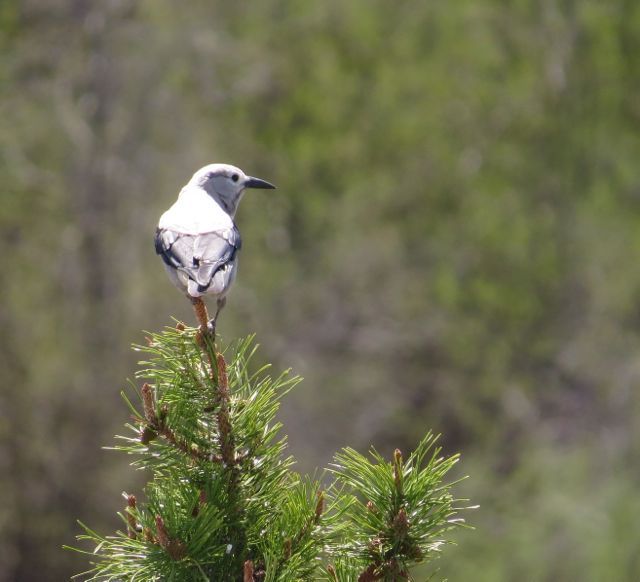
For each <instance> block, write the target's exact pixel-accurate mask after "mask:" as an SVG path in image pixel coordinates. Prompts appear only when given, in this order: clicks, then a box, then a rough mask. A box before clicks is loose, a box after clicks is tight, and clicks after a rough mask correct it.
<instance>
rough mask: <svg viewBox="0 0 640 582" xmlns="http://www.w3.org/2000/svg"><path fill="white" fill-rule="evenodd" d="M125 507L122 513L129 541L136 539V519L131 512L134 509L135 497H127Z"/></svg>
mask: <svg viewBox="0 0 640 582" xmlns="http://www.w3.org/2000/svg"><path fill="white" fill-rule="evenodd" d="M126 497H127V507H126V508H125V510H124V513H125V515H126V517H127V535H128V536H129V538H131V539H135V538H136V530H137V526H136V518H135V517H134V516H133V513H131V512H132V510H135V508H136V497H135V495H127V496H126Z"/></svg>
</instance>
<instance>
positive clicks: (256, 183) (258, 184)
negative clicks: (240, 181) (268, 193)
mask: <svg viewBox="0 0 640 582" xmlns="http://www.w3.org/2000/svg"><path fill="white" fill-rule="evenodd" d="M244 187H245V188H263V189H267V190H273V189H274V188H275V186H274V185H273V184H270V183H269V182H267V181H266V180H261V179H260V178H253V177H251V176H247V180H246V181H245V183H244Z"/></svg>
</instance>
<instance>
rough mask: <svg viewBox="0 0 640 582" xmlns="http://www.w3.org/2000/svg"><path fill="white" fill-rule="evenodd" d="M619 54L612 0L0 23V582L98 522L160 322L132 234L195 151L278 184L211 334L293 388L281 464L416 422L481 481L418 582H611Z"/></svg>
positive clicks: (54, 12) (631, 227)
mask: <svg viewBox="0 0 640 582" xmlns="http://www.w3.org/2000/svg"><path fill="white" fill-rule="evenodd" d="M639 45H640V6H639V5H638V4H637V3H636V2H631V1H630V0H612V1H610V2H606V3H603V2H599V1H597V0H583V1H582V2H576V1H571V0H567V1H562V0H545V1H543V2H533V1H530V0H529V1H526V0H524V1H520V2H512V3H507V4H505V3H503V2H497V1H492V0H484V1H482V2H478V1H471V0H460V1H459V2H456V3H447V4H444V3H433V2H432V3H426V2H415V1H413V2H412V1H406V2H396V3H389V2H383V1H382V0H352V1H350V2H348V3H345V2H338V0H328V1H326V2H323V3H305V2H299V1H295V0H263V1H262V2H260V3H251V4H250V3H248V2H244V1H239V2H234V3H223V2H220V1H216V2H193V3H190V4H189V7H188V9H186V8H185V7H182V6H181V7H177V5H176V4H175V3H172V2H169V1H168V0H153V1H152V0H143V1H141V2H135V3H134V2H131V1H130V0H109V1H105V2H101V3H99V4H98V3H93V2H88V1H80V0H76V1H74V2H63V1H62V0H51V1H49V2H46V3H45V2H40V1H38V0H24V1H23V2H18V1H17V0H4V1H3V2H2V3H0V49H1V50H0V177H1V183H2V194H1V196H2V204H1V205H0V229H1V237H2V242H3V253H2V256H0V272H1V273H3V276H2V277H1V278H0V296H1V297H2V299H3V300H2V302H0V323H2V326H3V327H2V329H3V332H2V336H1V337H2V349H1V350H0V352H1V353H2V356H1V358H2V363H3V365H4V367H3V374H2V378H3V390H2V392H0V399H1V403H0V404H1V406H2V410H3V420H2V424H1V425H0V435H2V437H1V438H2V450H1V452H0V466H1V467H2V469H3V475H5V476H7V477H8V478H7V477H5V478H3V479H2V480H0V491H2V492H3V493H4V494H5V498H7V499H9V500H11V501H12V502H11V503H8V504H7V505H6V506H3V508H2V510H0V536H2V543H0V552H1V553H2V555H0V564H1V566H0V579H3V578H4V579H8V580H12V579H30V578H29V577H31V579H33V576H34V572H38V573H39V572H40V568H39V565H40V564H43V563H46V564H48V565H49V566H50V567H49V569H48V572H49V575H50V576H51V579H61V578H64V576H65V574H66V573H68V572H70V571H72V570H77V569H78V568H77V567H75V568H74V567H73V566H70V565H69V564H68V563H67V562H66V560H69V559H70V558H69V556H66V555H63V554H60V553H59V552H56V551H55V550H54V549H53V548H54V546H56V545H60V543H63V542H66V543H70V541H71V539H72V531H73V523H72V519H71V518H72V517H75V516H76V515H86V513H87V511H88V510H89V509H93V511H95V512H96V520H91V522H92V523H96V524H98V522H99V521H100V520H104V521H105V527H106V523H107V520H108V519H109V518H108V516H109V515H110V514H111V513H112V511H111V509H112V508H110V507H105V505H104V502H103V499H108V498H113V497H112V496H111V497H109V496H108V495H107V494H109V495H110V494H111V493H113V491H119V490H120V489H121V488H122V485H121V483H120V482H119V475H121V471H122V469H123V467H122V465H119V464H118V461H117V460H115V459H111V457H109V456H108V455H106V454H105V455H101V456H100V457H97V456H96V455H95V454H94V451H95V450H96V446H97V445H98V444H99V443H105V442H108V436H107V435H109V434H110V433H111V432H112V430H113V427H112V424H113V421H112V418H113V416H112V414H111V411H112V410H113V409H114V406H117V400H118V399H117V395H116V394H115V393H114V391H113V386H114V385H116V384H117V382H118V381H119V379H120V378H121V377H123V376H125V375H126V374H127V373H130V371H131V369H132V362H131V360H130V358H129V356H128V355H127V354H126V351H125V350H123V346H124V345H125V344H126V342H127V341H132V340H135V339H137V337H138V336H137V330H138V329H140V328H154V327H157V326H158V325H161V324H162V323H164V322H165V321H164V318H163V316H162V314H164V313H175V315H176V316H178V317H182V318H184V317H186V316H187V313H186V307H185V306H183V305H182V303H181V302H180V301H179V298H178V297H177V296H176V294H175V291H173V289H171V288H170V286H169V285H168V283H167V282H166V280H165V275H164V273H163V272H162V268H161V267H160V266H159V264H158V263H157V260H156V258H155V257H154V256H153V250H152V246H151V243H150V234H151V233H152V231H153V228H154V225H155V221H156V220H157V217H158V216H159V214H160V212H161V210H162V209H163V208H165V207H166V206H167V205H168V203H169V202H170V201H171V200H172V199H173V197H174V196H175V193H176V192H177V190H178V189H179V188H180V186H181V185H182V184H183V183H184V182H185V181H186V180H187V178H188V177H189V175H190V174H191V172H193V171H194V170H195V169H196V168H197V167H199V166H200V165H204V163H207V162H209V161H213V160H224V161H229V162H232V163H236V164H238V165H239V166H241V167H243V168H244V169H246V170H247V171H250V172H253V173H256V174H258V175H265V177H267V178H269V179H272V180H273V181H274V182H275V183H276V184H277V185H278V187H279V189H278V190H277V191H276V192H274V193H273V194H270V195H259V194H256V195H253V196H251V199H250V200H249V199H247V200H246V201H245V203H244V204H243V207H242V209H241V210H240V213H239V215H238V222H239V223H240V227H241V229H242V231H243V236H244V238H245V241H246V244H245V247H244V248H243V251H242V257H241V267H240V268H241V275H240V277H239V279H238V285H237V287H236V288H235V289H234V293H233V296H232V300H231V301H230V303H229V308H228V310H227V311H226V312H225V314H224V319H223V321H222V323H221V330H220V331H221V332H222V333H223V334H225V335H226V334H227V333H228V334H229V335H230V336H235V335H239V334H245V333H248V332H250V331H254V330H255V331H257V332H258V337H259V338H263V339H264V340H265V350H264V352H265V355H266V358H268V359H269V360H273V361H275V363H276V365H278V364H282V365H290V364H293V365H294V368H295V369H296V371H297V372H299V373H301V374H303V375H304V376H305V377H306V382H305V383H304V385H303V388H302V389H301V390H299V391H298V392H297V394H294V395H292V398H291V399H290V401H289V402H288V403H287V405H286V406H285V407H284V410H283V414H284V417H285V421H286V423H287V426H288V427H290V435H291V445H292V449H293V451H294V452H295V453H296V455H297V456H298V457H300V458H302V459H304V464H305V465H306V466H305V467H304V468H309V467H312V466H315V465H317V464H324V462H325V461H326V460H327V459H328V456H329V455H330V452H331V451H333V450H335V449H336V448H340V447H341V446H343V445H345V444H346V443H347V442H348V443H352V444H354V443H357V444H358V445H360V446H361V445H366V444H368V443H369V442H370V440H371V439H372V438H373V439H375V440H376V441H377V444H379V445H380V449H381V450H382V451H383V452H385V453H387V452H388V451H387V450H385V443H386V442H387V441H388V440H391V441H393V442H394V444H396V443H400V444H401V445H402V446H403V447H407V446H410V445H411V444H413V443H415V442H416V440H417V439H418V437H419V435H421V434H422V433H423V432H424V430H425V428H426V427H427V426H432V427H434V428H435V429H436V430H438V431H442V432H444V433H445V434H447V436H448V442H450V443H451V445H452V446H453V447H455V448H456V449H458V448H460V449H462V450H464V451H465V453H466V457H467V460H468V463H469V464H470V465H474V464H475V465H476V466H475V467H474V466H471V467H470V468H469V472H471V473H473V474H474V475H475V474H476V473H479V472H481V471H483V472H484V474H485V478H484V479H474V480H473V482H470V483H469V484H468V485H467V486H468V487H470V488H473V489H471V490H470V492H469V496H470V497H472V498H473V499H474V501H475V500H477V501H478V502H479V503H480V504H481V506H482V507H483V510H482V511H481V512H479V514H478V520H482V519H484V520H486V523H485V522H480V523H477V522H476V525H478V526H479V527H480V528H483V527H484V528H486V531H487V533H488V535H486V536H475V539H474V540H473V542H472V543H473V544H474V545H476V546H477V551H472V552H470V551H469V546H468V545H467V544H466V543H465V544H463V545H462V547H463V548H464V553H461V554H457V553H456V552H451V553H450V554H449V556H450V562H446V563H444V564H443V574H444V575H448V576H449V577H450V579H456V578H462V579H464V578H465V576H466V577H468V576H469V572H473V573H474V575H475V576H477V577H478V576H481V575H483V574H481V572H486V574H484V576H485V578H484V579H486V580H491V581H494V580H500V579H504V580H510V579H513V578H517V577H518V576H519V575H521V573H522V572H526V571H528V570H527V568H529V566H530V565H531V564H535V565H536V569H535V573H534V576H535V577H536V579H545V578H555V579H558V578H565V579H582V580H599V579H601V578H602V576H601V573H602V572H606V571H610V572H612V573H614V572H615V575H616V576H617V579H620V580H624V579H630V580H632V579H634V578H636V577H637V573H638V572H639V571H640V566H639V565H638V561H637V558H636V557H635V556H636V554H637V552H634V551H633V548H634V547H635V545H637V540H634V538H633V536H628V537H624V538H623V539H620V538H619V535H620V534H619V533H617V534H616V533H615V532H620V531H626V530H627V529H628V528H629V526H628V523H629V522H628V521H627V519H630V518H631V517H632V516H635V517H636V518H637V516H638V514H639V512H640V509H638V508H637V504H634V502H633V496H632V492H633V491H637V489H638V487H639V486H640V483H639V482H638V481H639V478H638V475H637V471H635V472H634V470H633V468H634V467H636V466H637V464H638V462H639V451H638V442H639V439H638V437H639V436H640V435H639V429H638V426H640V424H639V423H638V420H637V419H638V417H639V415H640V401H639V398H638V394H637V390H635V389H634V388H635V386H636V384H637V382H638V374H639V370H640V368H639V366H638V356H637V354H638V348H639V347H640V345H639V344H640V341H639V340H640V335H639V333H638V329H637V327H638V326H637V323H638V319H639V318H638V313H639V310H638V297H639V292H640V271H638V270H637V269H634V265H635V264H637V263H638V259H639V257H638V255H639V254H640V244H639V242H640V241H639V240H638V239H639V238H640V197H639V195H638V193H639V192H640V173H639V172H638V167H637V166H638V164H637V160H638V159H639V158H640V140H639V138H638V135H640V133H639V131H638V130H639V125H640V100H639V99H638V95H640V86H639V85H640V75H639V74H638V71H640V46H639ZM267 340H268V341H267ZM5 386H6V387H5ZM389 386H393V387H394V388H393V390H390V389H389ZM327 419H331V422H328V420H327ZM336 427H339V429H337V428H336ZM338 435H339V436H338ZM343 439H344V440H343ZM80 464H81V465H83V466H84V469H85V470H84V471H83V472H82V473H81V474H80V475H76V474H74V472H72V471H69V467H73V466H76V465H80ZM559 467H561V468H562V470H561V471H559ZM474 469H475V470H474ZM558 471H559V472H558ZM556 474H557V478H558V481H554V479H553V478H552V476H553V475H556ZM89 475H94V476H93V477H92V478H90V477H88V476H89ZM84 476H87V477H86V480H85V477H84ZM585 483H588V484H590V486H585ZM625 502H627V503H628V512H627V513H625V512H624V511H622V510H621V509H620V508H621V507H625ZM541 507H544V508H545V509H546V510H547V511H538V509H539V508H541ZM558 507H563V508H565V510H566V511H569V510H570V509H571V508H573V509H574V511H573V512H572V513H571V515H570V516H569V515H565V516H562V517H558V515H559V514H558V512H557V511H555V508H558ZM70 508H73V509H74V510H73V511H71V512H70ZM43 514H44V515H46V519H43V518H42V517H41V516H42V515H43ZM525 514H526V515H532V514H535V517H536V521H535V523H531V522H530V521H527V522H526V523H525V520H524V518H523V515H525ZM592 523H599V524H606V527H605V526H604V525H603V526H602V527H597V528H595V527H593V528H592V527H587V525H586V524H592ZM559 524H561V525H559ZM618 524H619V525H618ZM625 524H626V525H625ZM550 531H551V532H554V535H549V532H550ZM489 532H491V535H489ZM614 540H615V542H614ZM556 547H561V548H563V550H564V551H560V552H558V550H555V549H554V548H556ZM609 547H611V548H615V552H613V549H612V550H611V551H609V550H607V548H609ZM533 548H537V550H536V551H535V552H534V551H533ZM585 548H593V550H589V551H586V550H585ZM541 554H543V555H544V556H545V559H544V560H540V555H541ZM505 556H507V557H508V559H506V558H505ZM614 556H615V557H614ZM479 565H482V568H480V567H479ZM449 569H450V570H449ZM480 579H482V578H480Z"/></svg>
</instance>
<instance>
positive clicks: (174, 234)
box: [155, 164, 275, 333]
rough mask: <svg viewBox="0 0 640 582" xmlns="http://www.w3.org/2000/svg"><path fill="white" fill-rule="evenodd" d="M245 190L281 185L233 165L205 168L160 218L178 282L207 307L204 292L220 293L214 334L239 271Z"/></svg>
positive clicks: (165, 255)
mask: <svg viewBox="0 0 640 582" xmlns="http://www.w3.org/2000/svg"><path fill="white" fill-rule="evenodd" d="M245 188H275V186H274V185H273V184H270V183H269V182H267V181H265V180H261V179H260V178H253V177H251V176H247V175H246V174H245V173H244V172H243V171H242V170H240V169H239V168H236V167H235V166H230V165H228V164H209V165H208V166H204V168H200V169H199V170H198V171H197V172H196V173H195V174H194V175H193V177H192V178H191V180H189V182H188V184H187V185H186V186H185V187H184V188H182V190H181V191H180V194H179V196H178V200H177V201H176V202H175V203H174V204H173V206H171V208H169V210H167V211H166V212H165V213H164V214H163V215H162V216H161V217H160V222H159V223H158V228H157V230H156V236H155V247H156V253H158V254H159V255H160V257H161V258H162V260H163V261H164V265H165V268H166V270H167V272H168V273H169V277H170V278H171V281H172V282H173V283H174V285H175V286H176V287H178V289H180V290H181V291H183V292H184V293H185V294H186V295H187V297H188V298H189V299H190V300H191V301H192V303H193V304H194V306H197V305H202V303H201V302H202V299H201V298H202V297H203V296H206V295H210V296H212V297H215V299H216V303H217V305H216V314H215V316H214V317H213V319H211V321H209V323H208V326H209V331H211V332H213V333H215V324H216V320H217V317H218V314H219V313H220V310H221V309H222V307H224V304H225V301H226V299H225V298H226V294H227V292H228V291H229V287H230V286H231V284H232V283H233V281H234V279H235V277H236V271H237V269H238V266H237V263H238V251H239V250H240V244H241V243H240V232H239V231H238V228H237V227H236V225H235V223H234V221H233V219H234V216H235V214H236V210H237V209H238V203H239V202H240V199H241V198H242V194H243V193H244V190H245ZM203 309H204V308H203ZM205 312H206V310H205ZM196 313H198V309H197V307H196ZM201 323H204V322H201Z"/></svg>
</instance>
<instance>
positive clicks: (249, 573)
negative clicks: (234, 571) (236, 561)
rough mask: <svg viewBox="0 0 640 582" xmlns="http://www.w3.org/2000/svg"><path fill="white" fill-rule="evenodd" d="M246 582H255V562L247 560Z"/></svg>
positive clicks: (245, 566)
mask: <svg viewBox="0 0 640 582" xmlns="http://www.w3.org/2000/svg"><path fill="white" fill-rule="evenodd" d="M243 578H244V582H253V562H252V561H251V560H247V561H246V562H245V563H244V576H243Z"/></svg>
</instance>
